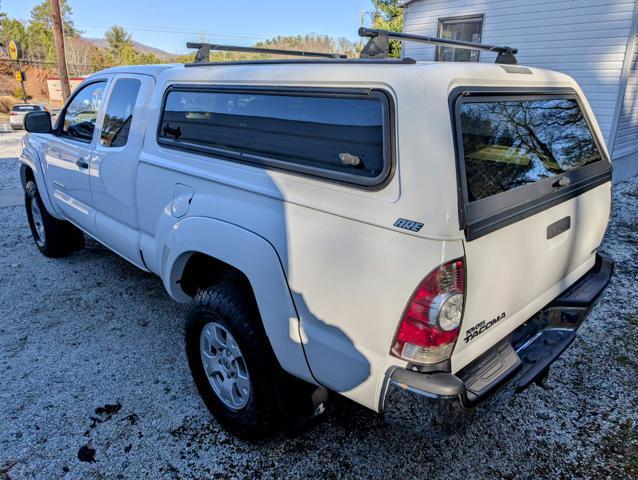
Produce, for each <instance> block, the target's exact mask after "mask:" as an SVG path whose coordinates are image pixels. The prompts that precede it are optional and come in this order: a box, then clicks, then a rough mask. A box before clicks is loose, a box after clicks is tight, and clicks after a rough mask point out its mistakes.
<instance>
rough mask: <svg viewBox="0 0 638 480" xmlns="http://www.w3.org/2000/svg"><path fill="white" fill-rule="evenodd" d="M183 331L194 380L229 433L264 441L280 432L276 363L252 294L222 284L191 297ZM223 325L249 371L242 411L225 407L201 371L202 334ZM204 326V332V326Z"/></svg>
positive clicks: (231, 283) (230, 282)
mask: <svg viewBox="0 0 638 480" xmlns="http://www.w3.org/2000/svg"><path fill="white" fill-rule="evenodd" d="M194 300H195V305H194V306H193V308H192V309H191V311H190V313H189V315H188V317H187V319H186V328H185V330H186V331H185V344H186V354H187V356H188V363H189V366H190V370H191V373H192V375H193V379H194V381H195V384H196V386H197V389H198V390H199V393H200V395H201V396H202V399H203V400H204V403H205V404H206V406H207V407H208V409H209V410H210V411H211V412H212V413H213V415H214V416H215V418H216V419H217V420H218V421H219V422H220V423H221V424H222V426H224V427H225V428H226V429H227V430H229V431H230V432H232V433H233V434H235V435H237V436H239V437H242V438H246V439H256V438H263V437H265V436H267V435H269V434H271V433H272V432H273V431H275V430H276V429H277V428H278V425H279V411H278V404H277V390H276V385H275V383H276V382H275V374H276V368H277V367H276V360H275V358H274V353H273V352H272V349H271V347H270V343H269V342H268V340H267V338H266V335H265V332H264V330H263V327H262V326H261V319H260V318H259V312H258V310H257V306H256V305H255V303H254V300H253V297H252V293H251V292H250V291H248V289H247V288H246V287H245V286H244V285H243V284H242V283H241V282H239V281H236V280H233V279H226V280H223V281H222V282H220V283H218V284H216V285H214V286H212V287H209V288H207V289H204V290H200V291H199V292H198V293H197V294H196V295H195V299H194ZM215 324H217V325H221V327H222V329H220V331H222V332H223V330H224V329H225V330H226V331H227V332H229V333H230V334H231V335H232V338H233V340H234V341H235V342H236V343H237V345H238V346H239V349H240V350H241V354H242V356H243V361H244V362H245V366H246V368H247V371H248V377H249V384H250V393H249V395H248V400H247V403H246V405H245V406H243V407H242V408H239V409H233V408H229V406H227V404H226V403H225V402H224V401H223V400H222V398H221V397H220V396H219V395H218V394H217V393H216V392H215V390H214V389H213V386H212V384H211V382H210V381H209V376H208V374H207V373H206V370H205V368H204V361H203V357H202V353H201V349H202V347H201V346H200V345H201V343H200V341H201V338H202V335H203V333H202V332H203V330H204V329H205V328H208V327H210V326H211V325H215ZM207 326H208V327H207Z"/></svg>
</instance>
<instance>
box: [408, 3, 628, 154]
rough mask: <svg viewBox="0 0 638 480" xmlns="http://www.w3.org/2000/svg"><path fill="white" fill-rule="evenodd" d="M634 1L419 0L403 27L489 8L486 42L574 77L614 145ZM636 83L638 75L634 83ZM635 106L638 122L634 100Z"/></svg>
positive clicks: (490, 57) (418, 27) (422, 50)
mask: <svg viewBox="0 0 638 480" xmlns="http://www.w3.org/2000/svg"><path fill="white" fill-rule="evenodd" d="M635 4H636V0H539V1H536V2H529V1H528V0H415V1H412V2H410V3H408V4H407V5H406V6H405V9H406V12H405V17H404V31H405V32H408V33H415V34H421V35H436V34H437V26H438V19H439V18H444V17H454V16H462V15H474V14H484V15H485V20H484V24H483V36H482V41H483V42H484V43H492V44H503V45H511V46H513V47H517V48H518V49H519V54H518V55H517V56H518V59H519V62H520V63H521V64H522V65H530V66H536V67H542V68H548V69H551V70H558V71H560V72H564V73H566V74H568V75H570V76H572V77H574V79H575V80H576V81H577V82H578V83H579V84H580V86H581V88H582V89H583V91H584V92H585V94H586V95H587V99H588V101H589V102H590V104H591V106H592V108H593V110H594V112H595V114H596V118H597V120H598V123H599V125H600V128H601V130H602V132H603V135H604V136H605V139H606V141H607V143H608V145H609V147H610V150H611V147H612V145H611V142H610V141H609V140H610V139H609V136H610V132H611V130H612V124H613V123H614V115H615V113H616V104H617V100H618V95H619V93H620V92H619V88H620V78H621V73H622V70H623V62H624V58H625V53H626V49H627V44H628V41H627V40H628V38H629V35H630V32H631V28H632V21H633V15H634V7H635ZM405 55H406V56H408V57H412V58H415V59H417V60H434V47H432V46H427V45H423V44H416V43H406V44H405ZM494 59H495V55H494V54H491V53H485V52H481V61H482V62H483V61H487V62H493V61H494ZM634 72H635V70H634ZM637 84H638V80H635V81H634V83H633V85H634V88H636V85H637ZM628 88H629V86H628ZM632 107H633V109H632V113H633V115H634V117H633V125H636V118H637V117H636V116H637V115H638V111H636V102H635V101H634V102H633V104H632ZM621 127H622V125H619V129H620V128H621Z"/></svg>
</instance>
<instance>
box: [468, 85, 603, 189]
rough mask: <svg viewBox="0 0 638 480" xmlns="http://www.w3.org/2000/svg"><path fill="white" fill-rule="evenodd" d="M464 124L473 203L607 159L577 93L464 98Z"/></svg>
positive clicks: (469, 185) (469, 183)
mask: <svg viewBox="0 0 638 480" xmlns="http://www.w3.org/2000/svg"><path fill="white" fill-rule="evenodd" d="M460 127H461V136H462V146H463V152H462V154H463V160H464V169H465V181H466V187H467V195H468V201H470V202H473V201H476V200H481V199H483V198H487V197H490V196H493V195H496V194H499V193H503V192H506V191H508V190H512V189H515V188H518V187H523V186H525V185H529V184H532V183H535V182H538V181H539V180H543V179H545V178H549V177H552V176H555V175H558V174H561V173H565V172H569V171H571V170H575V169H577V168H579V167H583V166H585V165H589V164H591V163H594V162H598V161H601V160H602V156H601V154H600V150H599V149H598V146H597V144H596V142H595V141H594V138H593V136H592V133H591V130H590V128H589V124H588V123H587V121H586V119H585V117H584V115H583V112H582V111H581V109H580V106H579V104H578V102H577V101H576V100H575V99H572V98H545V99H511V98H508V99H507V100H499V99H494V98H490V99H489V100H488V99H476V100H469V101H464V102H463V103H462V104H461V106H460Z"/></svg>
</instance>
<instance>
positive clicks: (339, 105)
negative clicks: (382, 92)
mask: <svg viewBox="0 0 638 480" xmlns="http://www.w3.org/2000/svg"><path fill="white" fill-rule="evenodd" d="M384 110H387V108H386V107H385V106H384V105H383V103H382V101H381V98H380V97H379V96H369V97H352V98H349V97H347V96H343V97H337V96H334V97H328V96H319V95H318V96H312V95H311V94H308V95H286V94H283V93H282V94H259V93H249V92H246V93H224V92H206V91H201V92H199V91H171V92H169V94H168V96H167V99H166V105H165V108H164V112H163V116H162V124H161V129H160V135H159V136H160V140H162V141H163V142H164V144H167V142H168V144H170V145H173V146H178V145H184V146H186V147H187V148H195V149H199V150H202V151H204V152H210V153H211V154H221V155H225V156H232V157H234V158H238V159H239V160H243V161H248V162H253V163H258V164H266V165H276V166H280V167H282V168H288V169H292V170H295V171H304V172H307V173H310V174H313V175H319V176H326V172H328V174H329V176H334V175H333V174H336V175H339V176H341V177H343V178H344V179H345V180H348V181H354V182H356V183H362V184H365V183H364V182H365V181H361V180H356V177H367V178H369V179H379V178H380V177H381V176H382V175H383V174H384V172H385V171H386V169H387V168H389V164H390V158H389V156H388V155H387V152H386V151H387V149H386V148H385V147H386V145H385V142H386V139H385V138H384V123H385V122H387V120H386V119H385V112H384ZM273 162H275V163H273ZM368 183H373V182H372V181H369V182H368Z"/></svg>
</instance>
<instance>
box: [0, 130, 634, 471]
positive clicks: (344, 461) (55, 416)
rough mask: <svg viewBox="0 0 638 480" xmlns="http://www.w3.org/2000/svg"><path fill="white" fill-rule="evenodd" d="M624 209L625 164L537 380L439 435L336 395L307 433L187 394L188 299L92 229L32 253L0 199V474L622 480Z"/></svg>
mask: <svg viewBox="0 0 638 480" xmlns="http://www.w3.org/2000/svg"><path fill="white" fill-rule="evenodd" d="M20 138H21V134H15V133H6V134H0V188H2V189H7V188H16V187H17V186H19V180H18V168H17V167H18V165H17V161H16V158H15V157H16V155H17V151H18V148H19V139H20ZM636 212H638V178H636V179H634V180H632V181H630V182H625V183H622V184H619V185H618V186H616V187H615V193H614V213H613V218H612V223H611V227H610V229H609V232H608V234H607V238H606V239H605V245H604V249H605V250H606V251H607V252H609V253H610V254H611V255H612V256H613V257H614V259H615V261H616V262H617V263H616V273H615V275H614V277H613V279H612V281H611V284H610V286H609V288H608V289H607V291H606V293H605V295H604V297H603V298H602V300H601V302H600V303H599V304H598V306H597V307H596V308H595V310H594V311H593V312H592V315H591V316H590V318H589V320H588V321H587V322H586V324H585V325H584V326H583V327H582V329H581V331H580V335H579V338H578V339H577V340H576V342H575V343H574V345H573V346H572V347H571V349H570V350H568V351H567V353H566V354H565V355H563V357H562V358H561V359H560V360H559V361H558V362H557V363H556V364H555V366H554V367H553V369H552V372H551V374H550V377H549V380H548V382H547V384H546V385H545V386H544V387H543V388H541V387H538V386H535V385H534V386H532V387H530V388H529V389H528V390H526V391H525V392H524V393H522V394H520V395H514V394H512V392H511V391H510V390H505V391H503V392H502V393H500V394H499V395H498V396H496V397H493V398H492V399H491V400H490V401H489V402H487V403H485V404H484V405H482V406H481V407H480V408H479V409H478V410H477V411H476V412H475V416H474V418H473V419H472V421H469V422H467V424H466V426H465V428H464V430H463V432H462V433H459V434H457V435H455V436H450V437H448V438H444V439H442V440H436V441H433V440H431V439H428V438H426V437H423V436H420V435H418V434H416V433H413V432H412V431H409V430H406V429H403V428H400V427H398V426H397V425H396V424H393V423H392V424H389V423H388V422H384V419H383V417H381V416H379V415H377V414H375V413H373V412H371V411H368V410H366V409H364V408H362V407H359V406H358V405H355V404H354V403H352V402H349V401H347V400H345V399H342V398H336V399H335V400H334V403H333V407H334V408H333V411H332V412H331V413H330V415H329V416H328V417H327V418H326V420H325V421H323V422H322V423H321V424H319V425H317V426H315V427H314V428H313V429H312V430H310V431H309V432H307V433H305V434H303V435H301V436H298V437H296V438H290V437H286V436H277V437H275V438H272V439H270V440H268V441H263V442H259V443H250V442H244V441H240V440H237V439H235V438H233V437H232V436H229V435H227V434H226V433H225V432H224V431H223V430H222V429H221V428H220V427H219V425H218V424H217V423H216V422H215V420H214V419H212V418H211V416H210V415H209V413H208V411H207V410H206V409H205V407H204V406H203V404H202V402H201V401H200V399H199V397H198V395H197V392H196V390H195V387H194V385H193V383H192V382H191V379H190V375H189V372H188V367H187V363H186V358H185V355H184V352H183V348H182V321H183V317H184V314H185V312H186V310H187V308H188V307H187V306H181V305H178V304H176V303H174V302H173V301H171V300H170V299H169V297H168V295H167V294H166V293H165V292H164V290H163V287H162V285H161V283H160V281H159V279H157V278H156V277H154V276H152V275H150V274H146V273H143V272H141V271H139V270H137V269H136V268H135V267H133V266H130V265H129V264H127V263H126V262H125V261H124V260H122V259H120V258H119V257H118V256H116V255H115V254H113V253H111V252H109V251H108V250H106V249H105V248H104V247H102V246H100V245H99V244H97V243H95V242H93V241H88V242H87V247H86V248H85V249H84V250H83V251H81V252H78V253H77V254H75V255H73V256H71V257H69V258H66V259H60V260H52V259H47V258H45V257H43V256H42V255H40V254H39V253H38V251H37V250H36V248H35V246H34V245H33V242H32V241H31V237H30V234H29V230H28V227H27V223H26V218H25V215H24V212H23V207H6V208H2V209H0V215H1V216H2V221H1V222H0V278H2V287H1V288H0V371H1V372H2V374H3V375H2V377H0V479H8V478H11V479H17V478H42V479H52V478H210V477H217V478H246V477H250V478H262V477H263V478H283V477H307V476H313V477H319V478H325V477H328V478H344V477H347V478H385V479H387V478H395V477H399V476H401V477H404V478H411V477H423V478H425V477H428V478H465V479H467V478H530V479H531V478H541V477H542V478H605V477H606V478H638V433H637V430H638V393H637V390H638V389H637V388H636V387H637V382H636V376H637V375H638V361H637V359H636V351H637V349H638V341H637V338H636V331H637V328H638V299H637V297H636V280H637V279H638V228H637V219H636ZM408 413H409V412H403V415H404V417H405V415H407V414H408ZM414 414H415V415H417V418H416V419H415V420H414V422H413V423H414V424H418V422H419V419H418V413H414Z"/></svg>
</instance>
